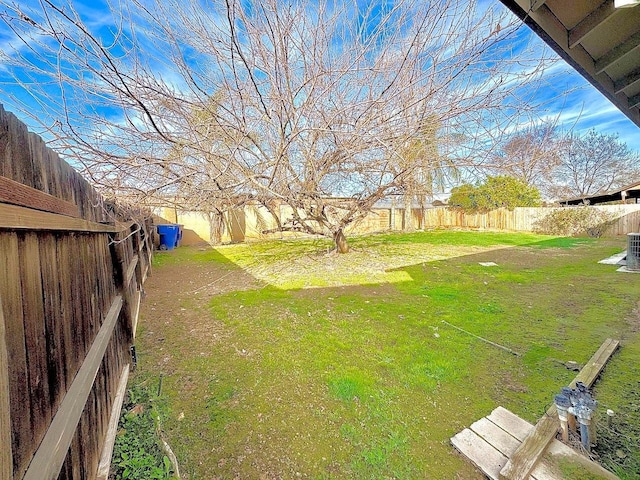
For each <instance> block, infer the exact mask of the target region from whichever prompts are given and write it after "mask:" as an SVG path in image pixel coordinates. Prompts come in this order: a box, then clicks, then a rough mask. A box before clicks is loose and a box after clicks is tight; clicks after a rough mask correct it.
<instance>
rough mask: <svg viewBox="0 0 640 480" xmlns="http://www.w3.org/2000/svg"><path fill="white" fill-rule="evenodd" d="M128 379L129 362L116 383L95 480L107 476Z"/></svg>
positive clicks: (103, 478) (101, 479) (105, 479)
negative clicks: (116, 387) (116, 388)
mask: <svg viewBox="0 0 640 480" xmlns="http://www.w3.org/2000/svg"><path fill="white" fill-rule="evenodd" d="M128 380H129V364H126V365H125V366H124V367H123V368H122V373H121V374H120V382H119V383H118V390H117V391H116V397H115V399H114V400H113V406H112V407H111V414H110V416H109V427H108V428H107V435H106V438H105V442H104V446H103V447H102V455H101V456H100V463H99V464H98V472H97V474H96V480H107V478H108V477H109V468H110V467H111V456H112V455H113V446H114V445H115V443H116V433H118V421H119V420H120V411H121V410H122V404H123V402H124V395H125V393H126V392H127V381H128Z"/></svg>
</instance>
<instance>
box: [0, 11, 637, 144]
mask: <svg viewBox="0 0 640 480" xmlns="http://www.w3.org/2000/svg"><path fill="white" fill-rule="evenodd" d="M3 3H5V1H4V0H0V4H3ZM7 3H8V2H7ZM30 3H35V0H24V1H22V2H21V4H23V5H24V4H30ZM495 3H496V2H494V1H489V0H481V2H480V5H481V7H484V6H491V5H495ZM76 5H77V8H78V11H79V12H80V13H81V14H82V15H83V17H85V19H90V21H92V22H96V23H97V24H100V23H103V22H106V20H107V18H108V16H106V15H101V12H100V5H101V2H98V1H89V0H82V1H78V2H76ZM102 5H104V3H102ZM103 8H106V7H103ZM499 8H505V7H502V6H500V7H499ZM3 9H4V8H2V7H0V10H3ZM103 24H104V23H103ZM522 28H523V31H522V32H521V33H520V35H525V36H526V35H528V36H531V37H532V42H531V44H530V46H531V48H541V46H542V45H543V42H542V40H540V39H539V38H537V36H536V35H535V34H534V33H532V32H530V31H529V30H528V28H527V27H524V26H523V27H522ZM525 32H526V33H525ZM11 38H12V34H11V32H10V31H9V29H8V28H7V26H6V25H5V24H4V23H2V22H0V48H2V49H5V48H6V47H7V45H8V43H7V42H8V41H10V39H11ZM563 63H564V62H563ZM549 78H550V80H549V82H548V83H547V84H545V83H544V79H543V83H542V84H541V86H540V88H539V90H538V92H537V97H538V99H540V100H545V101H547V102H548V103H547V110H546V111H545V112H543V113H542V114H541V116H542V118H547V119H551V120H555V121H556V122H557V125H558V127H559V128H560V129H562V130H569V129H573V130H574V131H577V132H583V131H586V130H588V129H591V128H595V129H596V130H598V131H599V132H602V133H607V134H618V135H619V138H620V140H622V141H624V142H626V143H627V145H628V146H629V147H630V148H632V149H634V150H637V151H639V152H640V129H639V128H638V127H637V126H636V125H635V124H633V123H632V122H631V121H630V120H628V119H627V118H626V117H625V116H624V115H623V114H622V113H621V112H619V111H618V110H617V109H616V108H615V107H614V106H613V105H612V104H611V103H610V102H609V101H608V100H607V99H606V98H605V97H604V96H603V95H602V94H600V93H599V92H598V91H597V90H596V89H595V88H594V87H592V86H591V85H590V84H589V83H588V82H587V81H586V80H585V79H583V78H582V77H581V76H580V75H579V74H578V73H576V72H575V71H573V70H571V71H569V72H563V73H561V74H560V75H558V74H557V73H556V75H554V76H553V77H549ZM551 78H552V79H551ZM0 82H1V83H2V87H1V88H2V89H3V92H0V102H2V103H5V104H7V107H8V109H10V110H11V106H10V105H9V102H8V100H7V98H6V92H10V91H13V92H18V91H20V87H18V86H17V85H15V84H12V83H13V80H12V79H10V78H8V75H7V72H6V69H3V68H2V66H1V65H0ZM565 91H569V93H565ZM21 96H22V97H23V98H27V96H26V95H25V94H24V93H22V94H21ZM15 113H17V114H18V116H20V114H19V112H15ZM21 120H23V121H25V122H27V123H29V120H28V119H26V118H21Z"/></svg>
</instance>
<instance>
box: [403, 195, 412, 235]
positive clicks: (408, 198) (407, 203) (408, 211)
mask: <svg viewBox="0 0 640 480" xmlns="http://www.w3.org/2000/svg"><path fill="white" fill-rule="evenodd" d="M412 200H413V195H411V194H407V193H405V194H404V218H403V220H404V222H403V223H404V231H405V232H413V230H414V228H413V209H412V208H411V207H412V204H413V201H412Z"/></svg>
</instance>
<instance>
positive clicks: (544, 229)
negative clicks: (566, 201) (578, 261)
mask: <svg viewBox="0 0 640 480" xmlns="http://www.w3.org/2000/svg"><path fill="white" fill-rule="evenodd" d="M615 219H616V216H615V214H613V213H610V212H604V211H602V210H598V209H595V208H593V207H568V208H560V209H557V210H553V211H552V212H550V213H549V214H547V215H545V216H544V217H543V218H541V219H540V220H538V221H536V222H535V223H534V224H533V231H534V232H536V233H544V234H548V235H563V236H566V237H576V236H582V235H585V234H586V235H588V236H590V237H594V238H599V237H601V236H602V235H604V234H605V233H606V231H607V229H608V228H609V227H610V226H611V224H612V223H613V222H614V221H615Z"/></svg>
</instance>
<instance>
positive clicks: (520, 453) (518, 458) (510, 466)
mask: <svg viewBox="0 0 640 480" xmlns="http://www.w3.org/2000/svg"><path fill="white" fill-rule="evenodd" d="M558 427H559V423H558V413H557V412H556V406H555V405H553V406H552V407H551V408H549V410H547V413H546V414H545V415H544V416H543V417H542V418H541V419H540V420H538V423H536V426H535V428H534V429H533V430H532V431H531V432H530V433H529V435H528V436H527V438H525V439H524V441H523V442H522V443H521V444H520V446H519V447H518V449H517V450H516V451H515V452H513V455H512V456H511V458H510V459H509V461H508V462H507V464H506V465H505V466H504V468H503V469H502V470H501V471H500V479H501V480H505V479H506V480H515V479H518V480H525V479H527V478H528V477H529V475H530V474H531V471H532V470H533V467H535V465H536V464H537V463H538V461H539V460H540V458H541V457H542V454H543V453H544V451H545V449H546V448H547V445H549V442H550V441H551V440H552V439H553V437H554V436H555V435H556V433H558Z"/></svg>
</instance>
